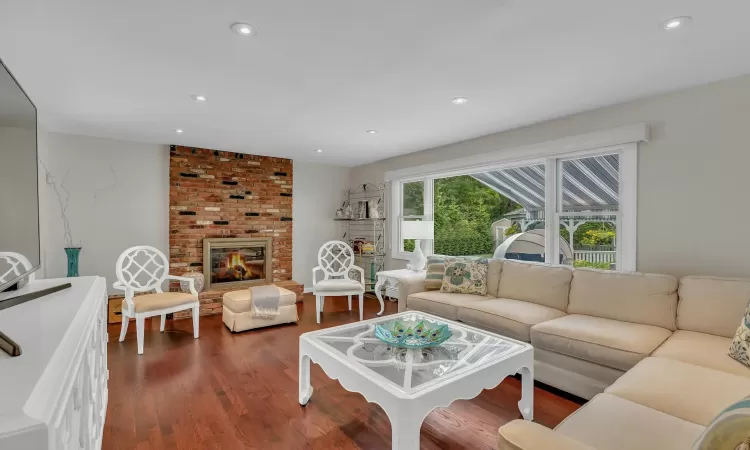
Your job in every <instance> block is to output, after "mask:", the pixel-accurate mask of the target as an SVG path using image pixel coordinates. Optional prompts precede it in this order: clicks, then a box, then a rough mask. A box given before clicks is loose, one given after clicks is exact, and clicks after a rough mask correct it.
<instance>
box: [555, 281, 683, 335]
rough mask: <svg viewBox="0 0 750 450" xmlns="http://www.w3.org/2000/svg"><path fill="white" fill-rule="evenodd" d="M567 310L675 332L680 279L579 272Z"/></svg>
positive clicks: (572, 312)
mask: <svg viewBox="0 0 750 450" xmlns="http://www.w3.org/2000/svg"><path fill="white" fill-rule="evenodd" d="M567 311H568V314H585V315H587V316H596V317H603V318H605V319H614V320H622V321H625V322H633V323H640V324H644V325H653V326H656V327H662V328H667V329H669V330H674V329H675V316H676V314H677V279H676V278H675V277H673V276H670V275H658V274H646V273H638V272H613V271H608V270H597V269H576V270H575V272H574V273H573V281H572V282H571V284H570V303H569V305H568V310H567Z"/></svg>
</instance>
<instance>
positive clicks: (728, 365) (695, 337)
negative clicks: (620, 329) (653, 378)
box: [653, 330, 750, 378]
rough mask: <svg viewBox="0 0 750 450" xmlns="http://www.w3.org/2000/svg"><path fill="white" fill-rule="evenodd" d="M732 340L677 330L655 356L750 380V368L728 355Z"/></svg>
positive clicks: (657, 350) (658, 349)
mask: <svg viewBox="0 0 750 450" xmlns="http://www.w3.org/2000/svg"><path fill="white" fill-rule="evenodd" d="M731 343H732V340H731V339H729V338H726V337H722V336H714V335H713V334H706V333H696V332H695V331H684V330H677V331H675V332H674V334H673V335H672V336H670V337H669V339H667V341H666V342H665V343H664V344H662V345H661V347H659V348H657V349H656V351H655V352H654V354H653V356H661V357H663V358H671V359H676V360H678V361H684V362H687V363H690V364H696V365H698V366H703V367H708V368H709V369H716V370H720V371H722V372H727V373H731V374H734V375H740V376H743V377H748V378H750V368H748V367H745V366H743V365H742V364H740V363H739V362H737V361H735V360H734V359H732V358H731V357H730V356H729V355H727V350H729V345H730V344H731Z"/></svg>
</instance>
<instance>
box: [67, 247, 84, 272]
mask: <svg viewBox="0 0 750 450" xmlns="http://www.w3.org/2000/svg"><path fill="white" fill-rule="evenodd" d="M65 254H66V255H68V275H67V276H68V277H77V276H78V256H79V255H80V254H81V247H65Z"/></svg>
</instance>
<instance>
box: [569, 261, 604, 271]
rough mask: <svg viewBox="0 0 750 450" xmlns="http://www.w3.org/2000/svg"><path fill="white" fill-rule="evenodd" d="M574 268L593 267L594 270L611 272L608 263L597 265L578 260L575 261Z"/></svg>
mask: <svg viewBox="0 0 750 450" xmlns="http://www.w3.org/2000/svg"><path fill="white" fill-rule="evenodd" d="M573 267H593V268H594V269H605V270H609V269H610V264H609V263H607V262H600V263H595V262H588V261H584V260H582V259H576V260H575V261H573Z"/></svg>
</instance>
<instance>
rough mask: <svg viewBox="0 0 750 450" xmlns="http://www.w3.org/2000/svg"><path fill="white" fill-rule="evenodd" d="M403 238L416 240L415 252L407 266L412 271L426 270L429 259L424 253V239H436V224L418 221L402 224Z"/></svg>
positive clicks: (430, 221)
mask: <svg viewBox="0 0 750 450" xmlns="http://www.w3.org/2000/svg"><path fill="white" fill-rule="evenodd" d="M401 237H402V238H403V239H414V240H415V241H414V252H413V253H412V257H411V259H410V260H409V262H410V264H409V265H407V266H406V267H408V268H409V269H411V270H414V271H420V270H424V266H425V264H427V257H425V255H424V252H422V242H421V241H422V239H434V238H435V222H433V221H432V220H416V221H403V222H401Z"/></svg>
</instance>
